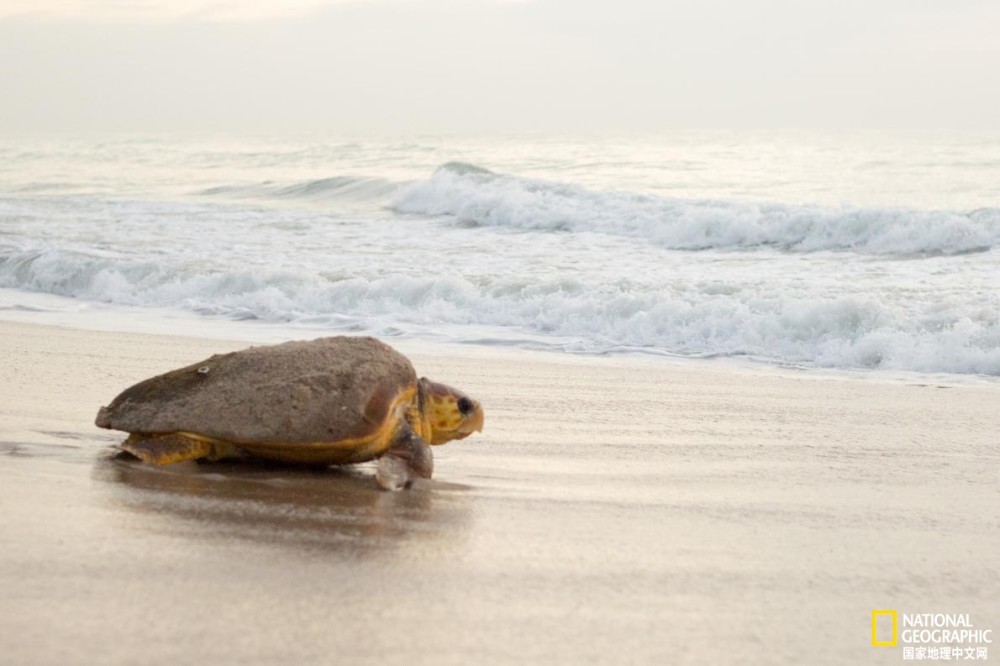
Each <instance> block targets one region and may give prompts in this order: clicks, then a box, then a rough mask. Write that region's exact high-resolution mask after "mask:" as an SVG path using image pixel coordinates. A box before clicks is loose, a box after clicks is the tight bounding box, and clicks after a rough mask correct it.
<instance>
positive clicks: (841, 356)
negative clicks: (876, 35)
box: [0, 246, 1000, 375]
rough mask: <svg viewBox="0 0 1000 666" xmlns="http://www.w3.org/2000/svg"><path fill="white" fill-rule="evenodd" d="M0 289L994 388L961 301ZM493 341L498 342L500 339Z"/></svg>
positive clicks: (412, 288) (391, 288) (58, 265)
mask: <svg viewBox="0 0 1000 666" xmlns="http://www.w3.org/2000/svg"><path fill="white" fill-rule="evenodd" d="M0 287H10V288H17V289H22V290H28V291H40V292H46V293H52V294H58V295H63V296H70V297H75V298H80V299H87V300H92V301H100V302H105V303H112V304H118V305H127V306H161V307H178V308H183V309H186V310H189V311H192V312H195V313H199V314H203V315H212V316H223V317H229V318H233V319H256V320H263V321H271V322H288V323H295V324H303V325H312V326H320V327H325V328H339V329H348V330H352V331H357V332H370V333H376V334H385V333H386V332H387V331H389V330H390V329H391V328H392V327H398V328H403V329H407V328H408V330H413V331H420V330H431V331H435V332H438V333H440V332H441V331H447V332H448V333H447V335H449V336H451V339H454V340H464V341H483V340H491V339H492V340H500V339H503V340H504V341H505V342H507V343H511V342H513V343H515V344H533V345H541V346H547V347H551V348H559V349H564V350H568V351H575V352H586V353H601V352H608V351H621V350H637V349H638V350H647V351H658V352H668V353H672V354H679V355H685V356H694V357H712V356H741V357H749V358H753V359H756V360H763V361H768V362H778V363H785V364H796V365H811V366H821V367H841V368H880V369H891V370H917V371H926V372H957V373H978V374H987V375H1000V312H998V311H997V309H996V308H988V307H974V304H972V303H970V302H964V301H953V302H945V301H938V302H928V303H927V304H923V305H921V306H920V307H917V308H914V307H913V306H912V304H906V303H896V304H891V303H888V304H887V303H885V302H879V301H878V300H877V299H876V298H875V297H872V298H865V297H858V296H837V297H827V298H820V297H815V296H813V297H810V296H803V295H801V294H797V293H796V292H794V291H790V292H787V293H781V292H778V291H759V290H758V291H755V290H752V289H745V288H733V289H720V288H719V285H717V284H714V283H712V284H709V283H703V284H691V285H683V286H682V285H677V286H674V287H672V288H668V289H664V288H657V289H652V288H648V287H643V286H642V285H640V284H638V283H632V284H625V283H622V284H619V285H615V286H613V287H611V286H609V285H606V284H586V283H583V282H580V281H578V280H571V279H566V278H562V279H556V278H553V279H548V280H538V281H534V282H527V281H525V280H523V279H519V278H517V277H514V276H511V277H509V278H491V279H477V280H474V279H471V278H463V277H458V276H454V277H449V276H446V275H429V276H426V277H412V276H392V277H377V276H367V277H347V276H322V275H316V274H312V273H305V272H302V273H297V272H294V271H288V270H286V271H273V270H272V271H262V270H251V269H235V268H230V269H227V270H219V271H214V272H206V271H205V270H204V269H203V267H200V266H199V265H197V261H194V260H190V261H184V260H182V259H180V258H175V259H174V260H173V261H172V262H166V261H164V258H163V257H159V258H156V259H153V258H149V259H145V260H143V259H131V258H128V257H122V256H109V255H107V254H104V253H100V252H80V251H67V250H60V249H35V250H26V249H22V250H17V249H15V248H4V247H3V246H0ZM498 332H500V333H498Z"/></svg>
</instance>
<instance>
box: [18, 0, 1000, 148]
mask: <svg viewBox="0 0 1000 666" xmlns="http://www.w3.org/2000/svg"><path fill="white" fill-rule="evenodd" d="M998 35H1000V2H997V1H996V0H939V1H935V2H927V1H922V0H825V1H821V0H681V1H678V0H606V1H597V0H520V1H516V0H355V1H349V0H348V1H343V0H341V1H337V0H326V1H324V0H270V1H264V0H258V1H243V0H229V1H218V0H134V1H130V0H0V63H3V64H2V65H0V132H3V133H5V134H10V133H12V132H14V133H16V132H21V131H36V130H37V131H48V130H70V131H77V130H116V129H121V130H129V131H146V130H155V131H163V130H207V131H219V130H224V129H229V128H231V129H234V130H239V131H286V130H290V129H301V130H309V131H313V130H318V131H389V132H394V133H395V132H403V133H405V132H424V131H433V132H437V131H460V132H466V131H491V130H500V131H506V130H542V131H552V130H571V131H591V130H592V131H603V130H630V129H635V130H670V129H685V128H736V129H741V128H784V127H797V128H893V127H899V128H907V129H913V128H934V129H936V128H953V129H1000V37H998Z"/></svg>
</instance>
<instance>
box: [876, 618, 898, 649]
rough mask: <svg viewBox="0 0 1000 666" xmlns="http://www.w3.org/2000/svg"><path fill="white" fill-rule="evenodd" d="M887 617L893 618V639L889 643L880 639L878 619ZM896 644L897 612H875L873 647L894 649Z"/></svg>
mask: <svg viewBox="0 0 1000 666" xmlns="http://www.w3.org/2000/svg"><path fill="white" fill-rule="evenodd" d="M879 615H885V616H888V617H891V618H892V638H891V639H889V640H887V641H880V640H879V639H878V617H879ZM895 644H896V611H894V610H873V611H872V645H875V646H878V647H892V646H893V645H895Z"/></svg>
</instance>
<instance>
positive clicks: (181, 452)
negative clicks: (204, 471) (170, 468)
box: [118, 432, 214, 465]
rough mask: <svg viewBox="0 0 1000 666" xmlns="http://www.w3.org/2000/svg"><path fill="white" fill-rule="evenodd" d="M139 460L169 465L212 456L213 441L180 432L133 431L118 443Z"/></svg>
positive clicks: (119, 446)
mask: <svg viewBox="0 0 1000 666" xmlns="http://www.w3.org/2000/svg"><path fill="white" fill-rule="evenodd" d="M118 448H120V449H122V450H123V451H127V452H128V453H131V454H132V455H134V456H135V457H136V458H138V459H139V460H141V461H143V462H145V463H152V464H154V465H169V464H171V463H176V462H182V461H184V460H198V459H199V458H208V457H211V456H212V453H213V451H214V448H213V446H212V444H211V443H209V442H205V441H202V440H200V439H195V438H193V437H188V436H186V435H183V434H181V433H179V432H172V433H168V434H166V435H143V434H139V433H133V434H132V435H129V438H128V439H126V440H125V441H124V442H122V443H121V444H119V445H118Z"/></svg>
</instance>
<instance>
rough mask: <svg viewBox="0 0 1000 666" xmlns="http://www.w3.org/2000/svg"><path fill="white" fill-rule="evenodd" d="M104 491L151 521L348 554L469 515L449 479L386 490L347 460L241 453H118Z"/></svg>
mask: <svg viewBox="0 0 1000 666" xmlns="http://www.w3.org/2000/svg"><path fill="white" fill-rule="evenodd" d="M94 476H95V478H97V479H99V480H101V481H104V482H106V483H107V484H108V488H109V490H110V492H109V493H108V495H107V498H108V501H110V502H114V503H115V504H116V505H117V506H118V507H121V508H124V509H127V510H129V511H131V512H140V513H142V514H143V517H144V518H145V519H148V520H149V521H150V522H149V525H150V529H153V530H157V531H169V532H172V533H176V532H177V531H178V530H180V531H190V532H192V533H193V536H198V537H204V538H209V539H210V538H212V537H218V538H226V539H231V538H234V537H235V538H245V539H252V540H253V541H255V542H257V543H261V542H264V543H271V544H275V545H290V544H291V545H296V546H299V547H302V546H305V547H309V548H315V549H321V550H323V551H336V552H338V553H339V554H342V555H349V556H370V555H373V554H389V553H391V552H392V551H393V550H394V549H395V548H396V547H398V546H400V545H401V544H403V543H404V542H406V541H408V540H411V539H415V538H419V539H441V538H452V539H453V538H456V537H457V535H458V534H460V533H461V531H462V529H463V527H462V525H463V523H465V522H466V521H467V511H465V510H464V509H463V504H464V502H463V501H462V499H463V498H462V497H461V493H456V492H455V491H454V490H455V488H454V487H453V486H443V487H442V486H440V485H435V484H433V483H424V484H418V485H416V486H414V487H413V488H411V489H410V490H408V491H405V492H397V493H390V492H385V491H383V490H380V489H379V488H378V487H377V486H376V485H375V482H374V481H373V479H372V477H371V474H369V473H364V472H362V471H359V470H357V469H353V468H350V467H344V468H338V467H333V468H323V469H305V468H301V467H293V466H282V465H271V464H267V465H254V464H245V463H224V462H217V463H202V464H199V463H179V464H176V465H171V466H167V467H154V466H151V465H146V464H143V463H141V462H138V461H136V460H132V459H126V458H123V457H120V456H114V457H105V458H102V459H101V460H99V461H98V462H97V464H96V465H95V472H94Z"/></svg>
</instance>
